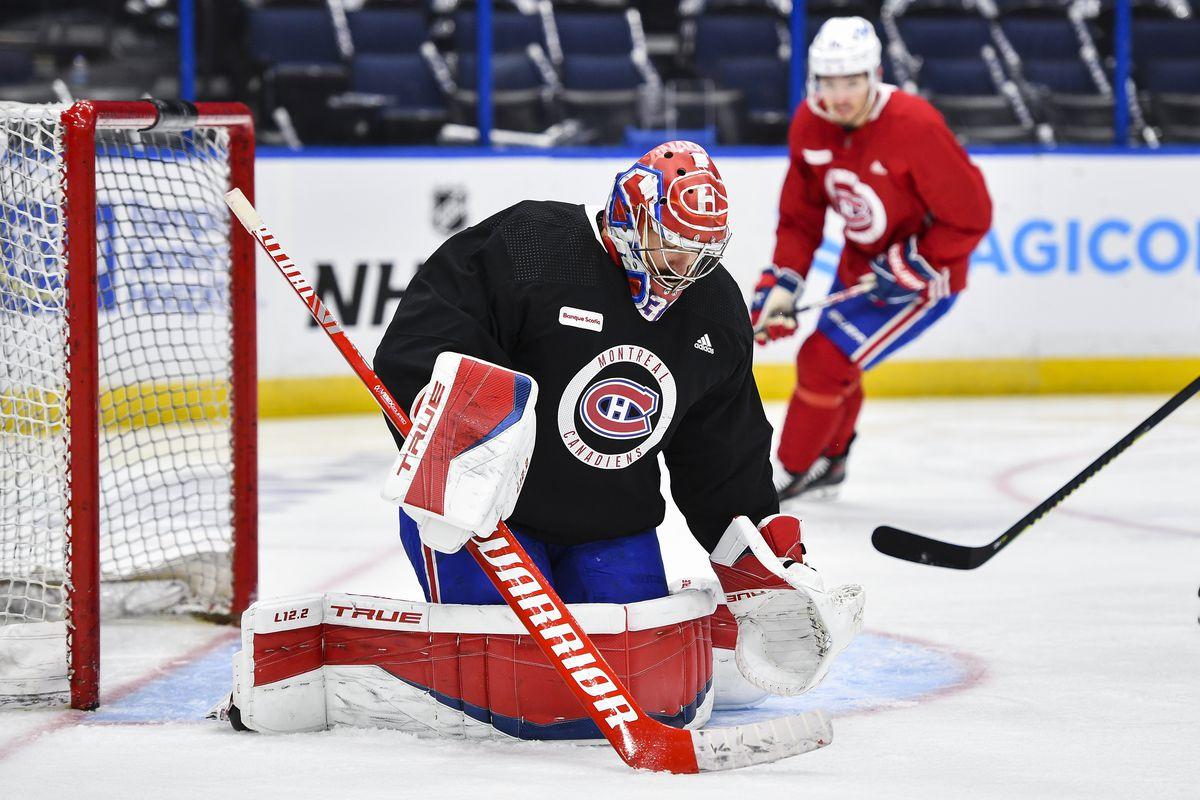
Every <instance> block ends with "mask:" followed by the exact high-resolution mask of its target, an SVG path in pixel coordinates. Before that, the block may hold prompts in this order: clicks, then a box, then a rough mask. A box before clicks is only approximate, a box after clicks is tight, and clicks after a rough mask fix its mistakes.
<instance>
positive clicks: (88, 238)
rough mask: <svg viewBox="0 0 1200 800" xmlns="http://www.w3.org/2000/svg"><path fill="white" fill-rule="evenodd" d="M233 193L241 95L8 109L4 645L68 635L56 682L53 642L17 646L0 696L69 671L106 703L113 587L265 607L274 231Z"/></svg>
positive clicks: (1, 546)
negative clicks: (263, 394)
mask: <svg viewBox="0 0 1200 800" xmlns="http://www.w3.org/2000/svg"><path fill="white" fill-rule="evenodd" d="M234 187H236V188H240V189H241V190H242V191H243V192H245V193H247V194H250V193H252V192H253V187H254V131H253V121H252V118H251V115H250V113H249V110H248V109H247V108H246V107H245V106H244V105H242V104H240V103H198V104H194V105H193V104H185V103H178V102H174V103H172V102H163V101H132V102H102V101H82V102H78V103H75V104H74V105H71V106H69V107H66V106H26V105H19V104H14V103H0V356H3V359H4V361H5V362H6V367H8V369H6V371H5V373H4V374H3V375H0V436H3V444H4V451H5V459H6V461H7V462H8V463H6V464H4V468H3V469H0V650H2V649H3V648H5V647H6V645H7V646H9V647H10V648H11V650H10V653H23V652H24V650H19V649H18V646H17V645H13V644H12V642H14V641H16V639H17V638H18V637H20V636H21V635H22V634H23V633H25V632H26V631H30V630H32V628H31V627H30V626H43V627H41V628H38V629H37V630H38V631H39V632H41V631H43V630H49V629H48V628H45V626H58V627H59V628H61V629H62V630H63V633H64V638H65V646H66V653H65V661H66V663H65V664H64V665H63V674H62V675H58V674H57V672H56V670H55V669H51V670H49V673H53V674H48V675H47V676H46V677H45V679H44V680H39V676H38V675H37V674H36V670H39V669H41V670H43V671H45V670H44V668H45V663H43V662H45V661H46V659H45V657H44V656H41V657H40V661H39V659H33V661H34V662H38V663H32V662H31V661H30V660H28V659H27V660H26V661H25V662H22V661H21V658H20V656H19V655H14V656H11V657H10V658H7V659H6V658H5V654H4V653H3V652H0V705H2V704H4V703H5V701H6V700H12V699H13V698H16V702H24V703H31V702H44V701H46V700H49V699H51V698H57V697H59V696H61V694H62V691H61V688H62V684H63V682H64V680H65V682H66V683H67V684H68V685H69V697H70V703H71V705H72V706H73V707H75V708H83V709H87V708H95V707H96V706H97V704H98V702H99V669H100V613H101V606H102V601H103V602H104V603H105V613H106V615H107V614H109V613H113V614H120V613H134V614H139V613H149V612H162V611H182V612H196V613H203V614H207V615H216V616H220V617H229V618H233V619H236V618H237V616H238V615H239V614H240V613H241V611H243V610H244V609H245V608H246V607H247V606H248V605H249V604H250V603H251V602H252V600H253V597H254V593H255V589H256V585H257V534H256V528H257V452H256V438H257V413H256V405H257V392H256V356H255V348H256V341H255V317H254V314H255V292H254V241H253V239H252V238H251V237H250V236H249V235H248V234H247V233H246V232H245V231H244V230H243V229H242V228H241V226H240V225H238V224H237V223H236V221H235V220H233V219H232V217H231V216H230V214H229V213H228V210H227V209H226V208H225V205H224V202H223V199H222V198H223V195H224V193H225V192H226V191H228V190H229V189H230V188H234ZM110 587H124V588H123V590H114V591H110ZM122 592H123V593H122ZM6 637H7V638H6ZM34 638H37V637H34ZM43 638H44V637H43ZM54 660H55V659H51V661H54ZM6 664H7V665H8V666H9V667H11V670H10V672H9V673H8V674H5V672H4V667H5V665H6ZM14 664H15V666H14ZM22 698H24V699H23V700H22Z"/></svg>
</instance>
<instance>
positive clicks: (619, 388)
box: [558, 345, 676, 469]
mask: <svg viewBox="0 0 1200 800" xmlns="http://www.w3.org/2000/svg"><path fill="white" fill-rule="evenodd" d="M675 404H676V388H675V379H674V376H673V375H672V374H671V370H670V369H669V368H668V367H667V365H666V364H665V363H663V361H662V359H660V358H659V357H658V356H657V355H656V354H655V353H653V352H652V351H650V350H648V349H646V348H645V347H640V346H638V345H618V346H616V347H610V348H608V349H607V350H604V351H603V352H601V353H600V354H599V355H597V356H595V357H594V358H592V359H591V360H589V361H588V362H587V363H586V364H584V365H583V367H581V368H580V370H579V372H577V373H575V377H574V378H572V379H571V382H570V383H569V384H567V388H566V389H565V390H563V393H562V396H561V397H560V398H559V402H558V430H559V436H560V439H561V441H562V443H563V446H564V447H566V448H567V450H569V451H570V452H571V455H573V456H575V457H576V458H577V459H579V460H580V461H582V462H583V463H585V464H587V465H588V466H591V467H596V468H597V469H624V468H625V467H628V466H629V465H630V464H633V463H634V462H635V461H637V460H638V459H640V458H642V457H643V456H645V455H648V454H652V453H653V451H654V448H655V447H656V446H657V445H658V443H659V442H660V441H662V438H663V436H665V435H666V432H667V430H668V428H670V426H671V419H672V418H673V417H674V414H675Z"/></svg>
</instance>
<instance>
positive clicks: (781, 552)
mask: <svg viewBox="0 0 1200 800" xmlns="http://www.w3.org/2000/svg"><path fill="white" fill-rule="evenodd" d="M710 558H711V561H712V565H713V571H714V572H716V574H717V578H718V579H719V580H720V582H721V587H722V588H723V589H724V591H725V601H726V606H724V607H722V609H720V610H719V611H718V614H717V616H716V621H715V622H714V634H715V638H717V639H728V638H729V637H728V633H727V631H728V627H729V626H728V624H727V618H726V624H722V616H723V614H724V613H728V614H731V615H732V617H733V618H734V619H735V620H736V622H737V636H736V641H737V645H736V648H735V649H734V657H735V660H736V662H737V666H738V670H739V671H740V672H741V674H742V676H743V677H744V678H745V679H746V680H747V681H749V682H750V683H751V684H753V685H754V686H757V687H758V688H759V689H762V690H764V691H767V692H770V693H771V694H778V695H796V694H802V693H804V692H807V691H808V690H809V689H811V688H813V687H814V686H816V685H817V684H818V683H820V681H821V679H822V678H824V677H825V674H826V672H828V671H829V666H830V664H831V663H832V662H833V659H834V658H835V657H836V656H837V654H838V653H840V652H841V651H842V650H843V649H845V647H846V645H848V644H849V643H850V641H851V640H852V639H853V638H854V636H855V635H856V634H857V633H858V631H859V630H860V629H861V628H862V622H863V605H864V602H865V596H864V594H863V590H862V587H861V586H858V585H854V584H850V585H845V586H839V587H836V588H834V589H832V590H828V591H827V590H826V589H825V584H824V581H823V580H822V579H821V576H820V575H818V574H817V572H816V570H814V569H813V568H812V567H810V566H809V565H808V564H806V563H804V548H803V546H802V545H801V543H800V521H799V520H798V519H796V518H795V517H791V516H788V515H776V516H773V517H768V518H767V519H765V520H763V522H762V524H761V526H756V525H754V523H752V522H750V520H749V519H747V518H746V517H737V518H736V519H734V521H733V522H732V523H731V524H730V526H729V528H728V529H727V530H726V531H725V533H724V535H723V536H722V537H721V540H720V541H719V542H718V543H717V547H716V548H715V549H714V550H713V552H712V555H711V557H710ZM717 631H724V632H725V635H724V636H721V635H717ZM721 643H723V642H721Z"/></svg>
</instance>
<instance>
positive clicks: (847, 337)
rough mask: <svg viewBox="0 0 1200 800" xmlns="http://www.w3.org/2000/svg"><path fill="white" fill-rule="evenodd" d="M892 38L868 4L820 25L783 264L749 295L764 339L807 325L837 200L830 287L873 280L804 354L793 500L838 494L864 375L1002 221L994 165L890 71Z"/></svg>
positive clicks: (917, 328)
mask: <svg viewBox="0 0 1200 800" xmlns="http://www.w3.org/2000/svg"><path fill="white" fill-rule="evenodd" d="M880 53H881V47H880V43H879V39H878V37H877V36H876V34H875V30H874V28H873V27H872V26H871V24H870V23H869V22H867V21H866V20H864V19H862V18H861V17H838V18H834V19H830V20H828V21H827V22H826V23H825V24H824V25H822V26H821V29H820V31H819V32H818V33H817V36H816V38H815V39H814V41H813V43H812V45H811V47H810V48H809V52H808V75H809V78H808V81H809V82H808V97H807V99H806V101H805V102H804V103H802V104H801V105H800V107H799V108H797V110H796V114H795V117H794V118H793V119H792V124H791V128H790V130H789V132H788V147H789V156H790V162H791V163H790V164H789V167H788V172H787V177H786V179H785V180H784V185H783V192H782V196H781V198H780V201H779V226H778V229H777V231H776V244H775V255H774V264H772V265H771V266H770V267H767V268H766V269H765V270H763V273H762V276H761V277H760V279H759V281H758V284H757V286H756V287H755V291H754V296H753V299H752V301H751V321H752V323H753V324H754V335H755V340H756V341H757V342H758V343H760V344H764V343H766V342H768V341H771V340H774V339H779V338H781V337H786V336H790V335H792V334H793V333H794V332H795V330H796V320H795V315H794V313H793V309H794V307H795V305H796V302H797V300H798V299H799V297H800V296H801V294H802V293H803V291H804V281H805V278H806V277H807V275H808V272H809V269H810V268H811V266H812V261H813V254H814V252H815V251H816V249H817V248H818V247H819V246H820V244H821V240H822V238H823V230H824V226H825V212H826V209H828V208H832V209H833V210H834V211H835V212H837V213H838V214H839V215H840V216H841V217H842V218H843V220H844V222H845V247H844V248H843V250H842V256H841V261H840V263H839V264H838V270H837V276H836V278H835V280H834V284H833V287H832V289H831V291H840V290H842V289H845V288H847V287H850V286H853V285H854V284H857V283H859V282H860V281H862V280H863V279H864V278H867V279H872V278H873V279H874V281H875V285H874V288H873V289H872V290H871V291H870V292H869V293H867V294H865V295H861V296H858V297H855V298H853V299H850V300H848V301H845V302H842V303H839V304H837V305H835V306H831V307H829V308H827V309H826V310H825V311H824V312H823V313H822V314H821V317H820V319H819V321H818V323H817V329H816V331H815V332H814V333H813V334H812V336H810V337H809V338H808V339H807V340H806V341H805V342H804V344H803V345H802V346H801V347H800V351H799V353H798V355H797V356H796V387H795V390H794V392H793V394H792V397H791V401H790V403H789V405H788V410H787V417H786V419H785V421H784V425H783V430H782V432H781V437H780V443H779V450H778V454H777V455H778V461H777V464H776V490H777V492H778V496H779V498H780V500H781V501H783V500H787V499H790V498H794V497H799V496H802V495H804V496H808V497H811V498H815V497H819V496H830V495H832V494H835V493H836V491H837V489H838V487H839V485H840V484H841V483H842V481H843V479H844V476H845V462H846V456H847V453H848V452H849V449H850V445H851V443H852V441H853V439H854V431H855V423H856V421H857V419H858V414H859V410H860V408H861V407H862V401H863V389H862V375H863V372H864V371H865V370H868V369H870V368H871V367H873V366H875V365H876V364H878V363H880V362H881V361H882V360H883V359H885V358H887V357H888V356H889V355H891V354H892V353H894V352H895V351H896V350H898V349H899V348H900V347H903V346H904V345H905V344H907V343H908V342H911V341H912V340H913V339H915V338H916V337H917V336H919V335H920V334H921V333H922V332H923V331H924V330H926V329H927V328H928V327H929V326H930V325H932V324H933V323H934V322H935V321H936V320H938V319H939V318H941V317H942V316H943V315H944V314H945V313H946V312H947V311H949V310H950V308H951V306H953V304H954V302H955V299H956V298H957V295H958V293H959V292H961V291H962V290H963V289H964V288H966V285H967V262H968V258H969V256H970V254H971V251H972V250H973V249H974V248H975V245H976V244H977V243H978V242H979V240H980V239H981V238H982V237H983V236H984V234H985V233H986V232H987V230H988V227H989V226H990V224H991V211H992V206H991V199H990V198H989V196H988V192H987V187H986V186H985V185H984V181H983V176H982V175H981V174H980V172H979V170H978V168H976V167H975V165H974V164H972V163H971V161H970V160H969V159H968V157H967V154H966V152H965V151H964V150H963V148H962V147H961V146H960V145H959V143H958V142H957V141H956V140H955V138H954V135H953V134H952V133H951V132H950V130H949V128H948V127H947V126H946V123H945V121H944V120H943V118H942V116H941V115H940V114H939V113H938V112H937V111H936V110H935V109H934V108H933V107H932V106H931V105H930V104H929V103H928V102H926V101H925V100H924V99H922V98H920V97H917V96H915V95H912V94H908V93H906V92H903V91H900V90H898V89H897V88H896V87H894V86H890V85H888V84H884V83H882V68H881V62H880Z"/></svg>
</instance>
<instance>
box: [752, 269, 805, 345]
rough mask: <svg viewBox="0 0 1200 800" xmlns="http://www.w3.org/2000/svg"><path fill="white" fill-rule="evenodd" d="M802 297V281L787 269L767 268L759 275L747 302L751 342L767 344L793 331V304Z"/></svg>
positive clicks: (789, 334)
mask: <svg viewBox="0 0 1200 800" xmlns="http://www.w3.org/2000/svg"><path fill="white" fill-rule="evenodd" d="M802 294H804V279H803V278H801V277H800V275H799V273H797V272H795V271H794V270H790V269H787V268H786V267H776V266H774V265H772V266H769V267H767V268H766V269H764V270H763V271H762V275H760V276H759V279H758V284H757V285H756V286H755V287H754V297H753V298H752V300H751V301H750V324H751V325H753V326H754V341H756V342H758V343H759V344H766V343H767V342H769V341H772V340H774V339H782V338H784V337H786V336H791V335H792V334H793V333H795V332H796V301H797V300H798V299H799V298H800V295H802Z"/></svg>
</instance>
